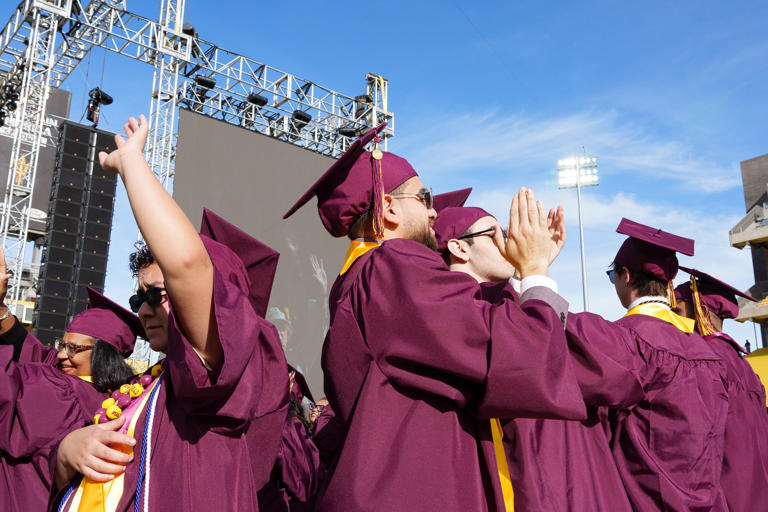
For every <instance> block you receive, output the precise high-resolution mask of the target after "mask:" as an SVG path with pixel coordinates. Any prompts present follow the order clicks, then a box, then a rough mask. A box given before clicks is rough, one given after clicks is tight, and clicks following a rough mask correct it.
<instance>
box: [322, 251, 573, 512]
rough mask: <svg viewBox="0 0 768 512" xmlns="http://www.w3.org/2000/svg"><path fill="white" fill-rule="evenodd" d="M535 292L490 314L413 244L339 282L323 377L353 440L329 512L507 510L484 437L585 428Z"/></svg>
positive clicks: (379, 255) (559, 331)
mask: <svg viewBox="0 0 768 512" xmlns="http://www.w3.org/2000/svg"><path fill="white" fill-rule="evenodd" d="M539 288H541V287H539ZM537 290H538V289H534V292H533V294H528V296H530V297H534V298H531V299H530V300H527V297H526V296H524V297H523V301H522V305H519V304H516V303H514V302H512V301H504V302H503V304H501V305H500V306H494V305H491V304H489V303H488V302H486V301H484V300H482V297H481V295H480V287H479V285H478V283H477V282H476V281H475V280H474V279H472V278H471V277H469V276H467V275H465V274H462V273H458V272H451V271H450V270H448V268H447V267H446V265H445V263H444V262H443V260H442V259H441V257H440V256H439V255H438V254H437V253H436V252H434V251H432V250H430V249H429V248H427V247H425V246H423V245H422V244H420V243H418V242H414V241H411V240H403V239H397V240H390V241H387V242H384V243H383V244H382V245H381V246H380V247H379V248H376V249H374V250H372V251H369V252H368V253H366V254H364V255H363V256H361V257H360V258H359V259H358V260H357V261H356V262H355V263H354V264H353V265H352V267H351V268H350V269H349V271H348V272H347V273H346V274H344V275H343V276H340V277H339V278H338V279H337V280H336V282H335V283H334V286H333V289H332V290H331V295H330V311H331V324H330V329H329V331H328V335H327V337H326V340H325V344H324V346H323V370H324V372H325V391H326V393H327V394H328V399H329V401H330V404H331V406H332V407H333V410H334V412H335V413H336V415H337V417H338V419H339V420H340V422H341V424H342V425H343V426H344V430H345V440H344V444H343V446H342V447H341V451H340V453H339V455H338V458H337V462H336V465H335V468H334V469H333V472H332V474H331V476H330V480H329V482H328V486H327V488H326V489H325V491H324V493H323V494H322V496H321V497H320V498H319V503H318V510H320V511H350V510H355V511H365V510H409V511H420V510H425V511H434V510H440V511H446V512H450V511H462V512H465V511H468V510H471V511H477V512H481V511H484V510H496V509H497V508H498V507H500V506H503V505H502V504H500V503H496V500H495V496H494V492H493V486H492V484H491V480H492V479H498V472H496V471H494V472H493V474H491V472H490V471H488V469H487V468H488V466H489V464H488V463H487V461H484V460H483V458H484V453H485V452H484V450H483V448H482V445H483V444H485V445H487V444H488V443H489V442H490V435H489V434H488V435H485V434H484V433H482V432H479V429H478V424H483V423H488V422H487V419H489V418H493V417H514V416H533V417H543V416H552V417H558V416H559V417H565V418H574V419H582V418H584V417H585V409H584V404H583V401H582V399H581V396H580V393H579V390H578V387H577V383H576V381H575V379H574V375H573V372H572V368H571V366H570V364H571V363H570V359H569V358H568V356H567V354H566V341H565V334H564V331H563V326H562V323H561V319H560V316H559V314H558V312H557V311H556V310H555V309H553V308H552V307H551V306H550V304H549V303H547V302H546V301H545V300H541V299H537V298H535V297H536V291H537ZM538 292H539V293H541V296H543V297H546V296H550V297H554V298H555V299H559V300H560V301H562V303H564V302H565V301H563V300H562V299H561V298H560V297H559V296H558V295H557V294H555V293H553V292H551V291H550V290H545V291H542V290H538ZM548 294H549V295H548ZM479 418H480V419H485V420H486V421H484V422H479V421H478V419H479ZM478 441H479V442H478Z"/></svg>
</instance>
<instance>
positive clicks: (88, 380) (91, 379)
mask: <svg viewBox="0 0 768 512" xmlns="http://www.w3.org/2000/svg"><path fill="white" fill-rule="evenodd" d="M77 378H78V379H83V380H84V381H85V382H90V383H91V384H93V377H91V376H90V375H78V376H77Z"/></svg>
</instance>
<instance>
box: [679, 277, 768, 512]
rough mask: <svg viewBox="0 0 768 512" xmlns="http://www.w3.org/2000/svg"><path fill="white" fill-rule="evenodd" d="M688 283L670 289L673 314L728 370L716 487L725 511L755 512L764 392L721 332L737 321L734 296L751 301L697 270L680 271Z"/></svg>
mask: <svg viewBox="0 0 768 512" xmlns="http://www.w3.org/2000/svg"><path fill="white" fill-rule="evenodd" d="M680 268H681V269H682V270H684V271H685V272H687V273H689V274H690V275H691V279H690V281H688V282H686V283H683V284H681V285H680V286H678V287H677V288H676V289H675V298H676V299H677V310H678V311H679V312H680V313H681V314H682V315H683V316H685V317H687V318H691V319H694V320H696V331H697V332H698V333H699V334H701V335H702V336H703V337H704V339H705V340H707V341H708V342H709V344H710V347H711V348H712V350H714V351H715V352H716V353H717V354H718V355H719V356H720V357H721V358H722V360H723V362H724V363H725V365H726V368H727V371H728V373H727V378H728V380H727V386H728V417H727V420H726V425H725V455H724V459H723V472H722V475H721V477H720V483H721V484H722V486H723V492H724V493H725V498H726V500H727V501H728V507H729V510H731V511H732V512H738V511H742V510H743V511H747V510H754V507H755V504H756V503H768V414H767V413H766V410H765V389H764V388H763V385H762V383H761V382H760V379H759V377H758V376H757V375H755V372H754V371H752V368H751V367H750V366H749V363H747V361H745V360H744V359H743V358H742V356H741V354H746V351H745V350H744V349H743V348H742V347H741V346H740V345H739V344H738V343H736V341H735V340H734V339H733V338H731V337H730V336H728V335H727V334H725V333H724V332H722V331H723V320H724V319H726V318H736V317H737V316H738V314H739V305H738V303H737V302H736V296H737V295H738V296H741V297H744V298H746V299H748V300H752V301H755V300H756V299H754V298H753V297H751V296H750V295H748V294H746V293H743V292H741V291H739V290H737V289H736V288H734V287H732V286H730V285H728V284H726V283H724V282H722V281H720V280H719V279H716V278H714V277H712V276H711V275H709V274H706V273H704V272H701V271H699V270H696V269H691V268H685V267H680Z"/></svg>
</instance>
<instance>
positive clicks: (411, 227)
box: [393, 176, 437, 249]
mask: <svg viewBox="0 0 768 512" xmlns="http://www.w3.org/2000/svg"><path fill="white" fill-rule="evenodd" d="M423 188H424V184H423V183H422V182H421V180H420V179H419V177H418V176H414V177H413V178H409V179H408V180H406V181H405V183H404V184H403V186H402V189H401V192H400V193H401V194H418V193H419V192H421V190H422V189H423ZM393 200H394V201H399V206H400V211H401V212H402V216H403V221H402V223H401V227H402V238H407V239H409V240H415V241H417V242H421V243H423V244H424V245H426V246H427V247H430V248H432V249H436V248H437V240H436V239H435V232H434V230H433V229H432V224H434V223H435V218H436V217H437V212H436V211H435V209H434V208H429V209H427V207H426V206H425V205H424V203H423V202H422V201H420V200H419V199H417V198H415V197H402V198H397V199H393Z"/></svg>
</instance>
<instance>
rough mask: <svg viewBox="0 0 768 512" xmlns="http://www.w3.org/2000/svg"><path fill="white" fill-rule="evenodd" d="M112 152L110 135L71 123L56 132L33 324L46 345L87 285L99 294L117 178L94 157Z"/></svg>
mask: <svg viewBox="0 0 768 512" xmlns="http://www.w3.org/2000/svg"><path fill="white" fill-rule="evenodd" d="M114 149H115V141H114V134H112V133H109V132H105V131H102V130H98V129H95V128H93V127H90V126H86V125H82V124H79V123H74V122H72V121H65V122H64V123H62V125H61V127H60V129H59V140H58V147H57V151H56V167H55V169H54V172H53V183H52V185H51V196H50V202H49V204H48V222H47V225H46V235H45V242H44V249H43V255H42V261H41V268H40V277H39V279H38V293H37V302H36V304H35V316H34V320H33V326H34V334H35V336H37V338H38V339H40V341H42V342H43V343H45V344H47V345H50V344H52V343H53V341H54V340H55V339H56V338H59V337H62V336H63V335H64V329H65V328H66V327H67V325H68V324H69V322H70V321H71V320H72V317H73V316H75V315H76V314H77V313H80V312H81V311H83V310H84V309H85V308H86V306H87V305H88V292H87V291H86V287H87V286H90V287H92V288H95V289H96V290H98V291H100V292H101V291H103V290H104V278H105V276H106V272H107V253H108V251H109V238H110V232H111V228H112V213H113V210H114V202H115V189H116V187H117V176H116V175H115V174H113V173H109V172H106V171H104V170H103V169H102V168H101V166H100V165H99V160H98V154H99V151H107V152H109V151H112V150H114Z"/></svg>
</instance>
